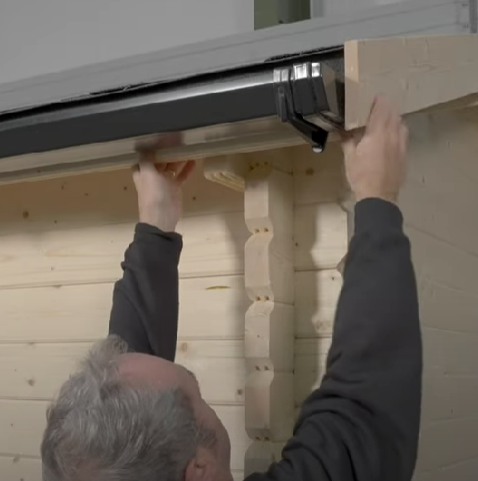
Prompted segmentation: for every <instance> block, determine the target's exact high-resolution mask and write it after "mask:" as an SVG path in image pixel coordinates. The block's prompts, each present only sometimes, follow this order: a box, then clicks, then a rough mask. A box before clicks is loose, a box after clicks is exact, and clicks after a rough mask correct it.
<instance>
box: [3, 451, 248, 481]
mask: <svg viewBox="0 0 478 481" xmlns="http://www.w3.org/2000/svg"><path fill="white" fill-rule="evenodd" d="M0 473H2V477H3V479H5V480H8V481H42V474H41V459H40V458H25V457H22V456H0ZM232 479H233V480H234V481H243V480H244V472H243V471H242V470H240V471H239V470H235V471H232Z"/></svg>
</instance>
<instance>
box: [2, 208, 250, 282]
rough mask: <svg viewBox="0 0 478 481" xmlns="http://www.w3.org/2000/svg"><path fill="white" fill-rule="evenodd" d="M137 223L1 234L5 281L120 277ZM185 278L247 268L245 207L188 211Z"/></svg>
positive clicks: (184, 222) (184, 227)
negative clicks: (240, 209) (226, 211)
mask: <svg viewBox="0 0 478 481" xmlns="http://www.w3.org/2000/svg"><path fill="white" fill-rule="evenodd" d="M133 229H134V225H133V224H116V225H106V226H90V227H87V226H85V227H82V228H75V229H69V230H62V231H45V232H41V233H32V234H27V235H25V234H23V233H17V234H15V235H9V236H5V237H2V238H0V266H1V269H0V287H3V288H5V287H8V288H12V287H32V286H49V285H50V286H51V285H64V284H86V283H102V282H111V281H115V280H116V279H117V278H118V277H119V276H120V275H121V269H120V262H121V260H122V259H123V256H124V251H125V249H126V247H127V246H128V245H129V243H130V242H131V241H132V238H133ZM178 231H179V232H180V233H181V234H183V235H184V250H183V255H182V257H181V264H180V276H181V277H182V278H191V277H206V276H221V275H230V274H242V273H243V270H244V267H243V265H244V260H243V252H244V243H245V240H246V239H247V237H248V235H247V229H246V227H245V225H244V220H243V215H242V213H233V214H224V215H209V216H197V217H188V218H184V219H182V220H181V221H180V224H179V226H178Z"/></svg>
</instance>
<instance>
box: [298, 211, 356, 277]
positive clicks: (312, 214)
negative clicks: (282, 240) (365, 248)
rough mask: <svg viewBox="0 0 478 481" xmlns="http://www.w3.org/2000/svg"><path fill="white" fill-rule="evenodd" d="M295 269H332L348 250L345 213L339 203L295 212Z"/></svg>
mask: <svg viewBox="0 0 478 481" xmlns="http://www.w3.org/2000/svg"><path fill="white" fill-rule="evenodd" d="M294 240H295V252H294V254H295V262H294V264H295V269H296V271H307V270H316V269H335V268H336V267H337V265H338V264H339V263H340V261H341V260H342V259H343V258H344V256H345V254H346V253H347V250H348V221H347V213H346V212H345V211H344V210H343V209H342V208H341V207H340V206H339V205H338V204H313V205H305V206H300V207H297V208H296V209H295V218H294Z"/></svg>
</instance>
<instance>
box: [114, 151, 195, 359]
mask: <svg viewBox="0 0 478 481" xmlns="http://www.w3.org/2000/svg"><path fill="white" fill-rule="evenodd" d="M193 167H194V163H192V162H187V163H177V164H158V165H156V164H155V157H154V154H153V153H148V154H143V155H142V159H141V162H140V164H139V165H138V167H137V168H136V170H135V172H134V174H133V179H134V182H135V185H136V190H137V191H138V204H139V218H140V222H139V223H138V224H137V226H136V229H135V235H134V240H133V243H132V244H131V245H130V246H129V248H128V249H127V251H126V254H125V259H124V262H123V263H122V268H123V271H124V273H123V278H122V279H121V280H119V281H118V282H117V283H116V285H115V288H114V292H113V307H112V310H111V316H110V324H109V334H110V335H117V336H119V337H120V338H121V339H123V340H124V341H125V342H126V343H127V344H128V347H129V349H130V350H131V351H134V352H140V353H144V354H152V355H156V356H159V357H162V358H164V359H167V360H169V361H174V356H175V352H176V341H177V330H178V290H179V286H178V282H179V281H178V263H179V257H180V254H181V250H182V238H181V236H180V235H179V234H176V233H175V230H176V225H177V223H178V220H179V214H180V193H181V192H180V191H181V187H182V184H183V183H184V181H185V180H186V179H187V177H188V176H189V174H190V173H191V171H192V169H193Z"/></svg>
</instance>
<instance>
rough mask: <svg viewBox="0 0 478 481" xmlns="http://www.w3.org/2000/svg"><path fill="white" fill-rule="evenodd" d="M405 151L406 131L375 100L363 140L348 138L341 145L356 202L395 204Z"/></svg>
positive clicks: (388, 108) (391, 110)
mask: <svg viewBox="0 0 478 481" xmlns="http://www.w3.org/2000/svg"><path fill="white" fill-rule="evenodd" d="M407 148H408V129H407V127H406V126H405V125H404V124H403V122H402V119H401V118H400V115H399V114H398V111H397V110H396V109H395V108H394V107H393V106H392V104H391V103H390V102H389V101H388V100H387V99H385V98H383V97H378V98H377V99H376V100H375V102H374V104H373V106H372V110H371V113H370V117H369V121H368V124H367V127H366V129H365V133H364V134H363V136H362V138H361V139H357V137H356V136H350V137H348V138H346V139H345V140H344V142H343V151H344V157H345V169H346V174H347V179H348V181H349V184H350V187H351V189H352V192H353V193H354V194H355V198H356V200H357V202H359V201H361V200H363V199H367V198H378V199H383V200H386V201H389V202H394V203H395V202H397V200H398V194H399V192H400V187H401V186H402V183H403V181H404V179H405V172H406V164H407Z"/></svg>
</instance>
